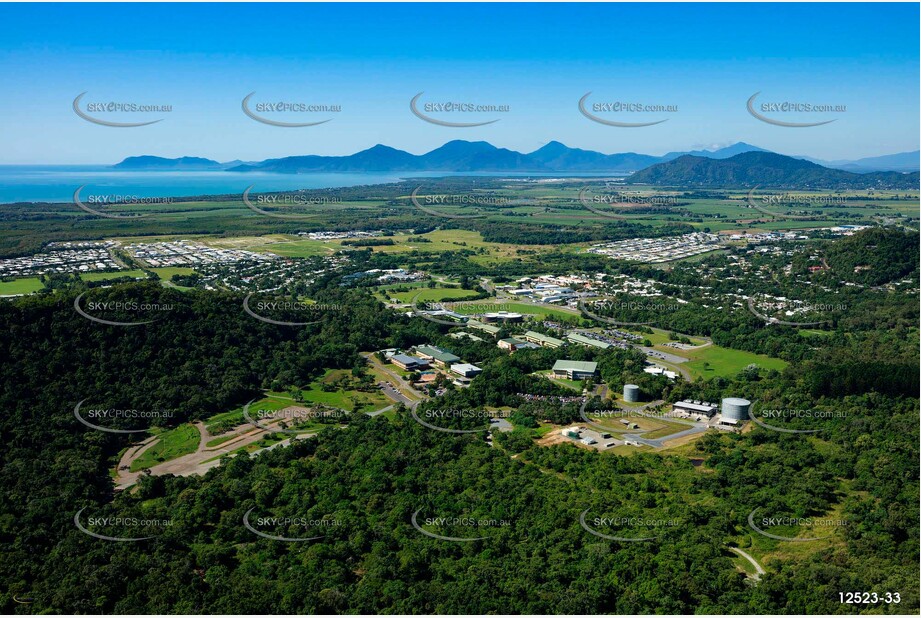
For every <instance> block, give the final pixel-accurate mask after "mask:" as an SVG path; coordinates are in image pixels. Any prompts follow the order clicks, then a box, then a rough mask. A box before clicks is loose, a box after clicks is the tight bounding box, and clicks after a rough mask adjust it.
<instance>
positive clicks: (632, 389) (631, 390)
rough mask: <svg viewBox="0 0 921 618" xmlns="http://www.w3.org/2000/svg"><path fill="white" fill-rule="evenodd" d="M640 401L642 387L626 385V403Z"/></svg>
mask: <svg viewBox="0 0 921 618" xmlns="http://www.w3.org/2000/svg"><path fill="white" fill-rule="evenodd" d="M639 400H640V387H639V386H637V385H636V384H624V401H629V402H637V401H639Z"/></svg>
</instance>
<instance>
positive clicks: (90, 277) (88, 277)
mask: <svg viewBox="0 0 921 618" xmlns="http://www.w3.org/2000/svg"><path fill="white" fill-rule="evenodd" d="M146 276H147V273H145V272H144V271H143V270H119V271H117V272H114V273H80V278H81V279H83V280H84V281H107V280H109V279H118V278H120V277H134V278H135V279H143V278H144V277H146Z"/></svg>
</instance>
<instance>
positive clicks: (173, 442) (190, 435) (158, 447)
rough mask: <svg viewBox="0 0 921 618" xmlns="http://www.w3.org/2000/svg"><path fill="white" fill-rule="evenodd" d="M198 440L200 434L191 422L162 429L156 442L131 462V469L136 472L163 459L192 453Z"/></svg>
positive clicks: (196, 446)
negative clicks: (165, 429) (173, 427)
mask: <svg viewBox="0 0 921 618" xmlns="http://www.w3.org/2000/svg"><path fill="white" fill-rule="evenodd" d="M200 441H201V435H200V434H199V433H198V428H196V427H195V425H192V424H191V423H188V424H185V425H180V426H179V427H176V428H175V429H170V430H167V431H164V432H163V433H161V434H160V439H159V440H158V441H157V443H156V444H154V445H153V446H152V447H150V448H149V449H147V450H146V451H145V452H144V454H143V455H141V456H140V457H138V458H137V459H135V460H134V461H133V462H132V463H131V471H132V472H137V471H138V470H144V469H145V468H150V467H153V466H155V465H157V464H159V463H162V462H164V461H170V460H172V459H176V458H177V457H182V456H183V455H188V454H189V453H194V452H195V451H196V449H198V443H199V442H200Z"/></svg>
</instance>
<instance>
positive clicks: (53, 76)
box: [0, 3, 921, 164]
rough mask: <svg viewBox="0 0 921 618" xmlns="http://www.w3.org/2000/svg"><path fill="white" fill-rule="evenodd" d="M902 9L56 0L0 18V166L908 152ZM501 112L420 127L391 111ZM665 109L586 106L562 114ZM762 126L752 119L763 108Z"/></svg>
mask: <svg viewBox="0 0 921 618" xmlns="http://www.w3.org/2000/svg"><path fill="white" fill-rule="evenodd" d="M918 21H919V7H918V5H917V4H879V3H875V4H761V5H753V4H746V5H742V4H709V5H691V4H609V5H601V4H583V5H573V4H565V5H562V4H531V5H526V4H507V5H496V4H464V5H460V4H397V5H383V4H361V5H360V4H338V5H323V4H307V5H292V4H258V5H253V4H225V5H217V4H168V5H144V4H125V5H119V4H104V5H103V4H83V5H78V4H59V5H10V4H6V5H2V6H0V82H2V83H3V84H4V86H5V87H4V103H3V107H4V113H3V115H2V117H0V139H2V141H3V144H4V148H3V149H2V151H0V163H6V164H12V163H71V164H73V163H87V164H91V163H113V162H117V161H119V160H121V159H122V158H124V157H125V156H131V155H139V154H154V155H160V156H168V157H175V156H182V155H192V156H204V157H209V158H214V159H218V160H230V159H236V158H241V159H244V160H261V159H264V158H270V157H281V156H288V155H297V154H330V155H333V154H349V153H351V152H355V151H357V150H361V149H364V148H367V147H370V146H372V145H374V144H377V143H384V144H387V145H390V146H394V147H396V148H401V149H404V150H408V151H410V152H414V153H421V152H425V151H428V150H430V149H432V148H435V147H437V146H439V145H441V144H443V143H444V142H446V141H448V140H451V139H467V140H487V141H489V142H491V143H493V144H495V145H497V146H501V147H506V148H512V149H515V150H520V151H524V152H529V151H531V150H534V149H537V148H539V147H540V146H542V145H543V144H545V143H546V142H548V141H550V140H559V141H562V142H563V143H565V144H567V145H569V146H573V147H580V148H587V149H593V150H600V151H603V152H626V151H634V152H642V153H648V154H663V153H665V152H667V151H671V150H688V149H692V148H702V147H714V146H721V145H726V144H729V143H732V142H736V141H746V142H749V143H752V144H756V145H758V146H761V147H763V148H768V149H771V150H775V151H777V152H782V153H785V154H795V155H809V156H814V157H819V158H823V159H851V158H859V157H864V156H876V155H881V154H889V153H894V152H902V151H907V150H915V149H917V148H918V135H919V131H921V128H919V113H921V112H919V95H918V92H919V55H918V49H919V34H918ZM84 91H86V92H88V94H87V96H86V97H85V100H84V103H85V102H87V101H97V102H106V101H111V100H117V101H124V102H134V103H139V104H168V105H171V106H172V108H173V109H172V111H171V112H169V113H160V114H135V115H131V114H124V115H117V116H111V115H109V116H106V115H105V114H97V116H98V117H100V118H106V119H112V120H118V121H137V120H149V119H155V118H159V117H162V118H164V120H163V121H162V122H160V123H158V124H155V125H150V126H146V127H138V128H111V127H103V126H99V125H96V124H93V123H90V122H87V121H85V120H82V119H80V118H79V117H78V116H77V115H76V114H74V112H73V110H72V108H71V105H72V102H73V99H74V98H75V97H76V96H77V95H78V94H80V93H81V92H84ZM253 91H255V92H256V93H257V95H256V97H254V103H255V102H257V101H263V102H267V101H275V100H283V101H289V102H302V103H307V104H333V105H340V106H341V107H342V111H341V112H339V113H335V114H325V115H324V114H286V115H274V116H273V115H271V114H264V115H265V116H266V117H270V118H273V119H278V120H285V121H289V122H298V121H301V122H303V121H307V120H320V119H325V118H327V117H333V118H334V120H333V121H332V122H329V123H326V124H323V125H320V126H316V127H304V128H279V127H273V126H268V125H264V124H261V123H259V122H256V121H254V120H252V119H250V118H248V117H246V116H245V115H244V114H243V113H242V111H241V108H240V103H241V100H242V98H243V97H244V96H245V95H246V94H248V93H249V92H253ZM421 91H424V92H425V95H424V96H423V99H422V102H436V101H463V102H472V103H477V104H491V105H508V106H509V109H510V111H509V112H507V113H501V114H473V115H471V114H453V115H438V114H437V113H433V114H431V115H432V116H433V117H437V118H441V119H444V120H449V121H460V122H469V121H475V120H489V119H493V118H496V117H500V118H501V120H500V121H499V122H496V123H494V124H491V125H488V126H481V127H475V128H449V127H442V126H437V125H434V124H430V123H427V122H424V121H422V120H420V119H418V118H417V117H415V116H414V115H412V114H411V113H410V110H409V101H410V99H411V98H412V97H413V96H414V95H415V94H417V93H419V92H421ZM589 91H592V92H593V95H592V97H591V98H590V100H589V102H590V103H592V102H611V101H630V102H640V103H643V104H652V105H676V106H677V107H678V111H677V112H675V113H667V114H654V113H649V114H619V115H618V114H609V115H607V114H602V113H599V114H598V115H599V116H603V117H605V118H610V119H611V120H618V121H628V122H637V121H646V120H659V119H661V118H663V117H667V118H668V121H667V122H664V123H662V124H659V125H655V126H651V127H643V128H621V127H608V126H604V125H601V124H598V123H595V122H592V121H590V120H588V119H587V118H585V117H584V116H583V115H581V114H580V113H579V111H578V107H577V103H578V101H579V99H580V98H581V97H582V96H583V95H584V94H585V93H587V92H589ZM758 91H761V92H762V95H761V98H759V102H762V101H763V102H769V101H770V102H779V101H794V102H811V103H823V104H834V105H845V106H846V109H847V111H846V112H843V113H831V114H826V113H813V114H800V115H791V114H779V113H778V114H774V115H773V117H775V118H778V119H781V120H787V121H813V120H826V119H830V118H837V120H836V121H835V122H833V123H831V124H828V125H824V126H820V127H810V128H787V127H778V126H774V125H772V124H767V123H764V122H761V121H759V120H757V119H755V118H753V117H752V116H751V115H750V114H749V113H748V112H747V111H746V107H745V104H746V101H747V99H748V98H749V97H750V96H751V95H753V94H754V93H755V92H758ZM766 115H767V114H766Z"/></svg>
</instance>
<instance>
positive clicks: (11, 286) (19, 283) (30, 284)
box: [0, 277, 45, 296]
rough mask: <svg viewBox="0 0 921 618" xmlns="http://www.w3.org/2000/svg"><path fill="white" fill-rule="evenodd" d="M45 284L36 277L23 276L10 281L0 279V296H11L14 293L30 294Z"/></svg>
mask: <svg viewBox="0 0 921 618" xmlns="http://www.w3.org/2000/svg"><path fill="white" fill-rule="evenodd" d="M44 287H45V286H44V285H42V282H41V281H39V280H38V277H25V278H22V279H14V280H12V281H0V296H13V295H16V294H32V293H33V292H38V291H39V290H41V289H42V288H44Z"/></svg>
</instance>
